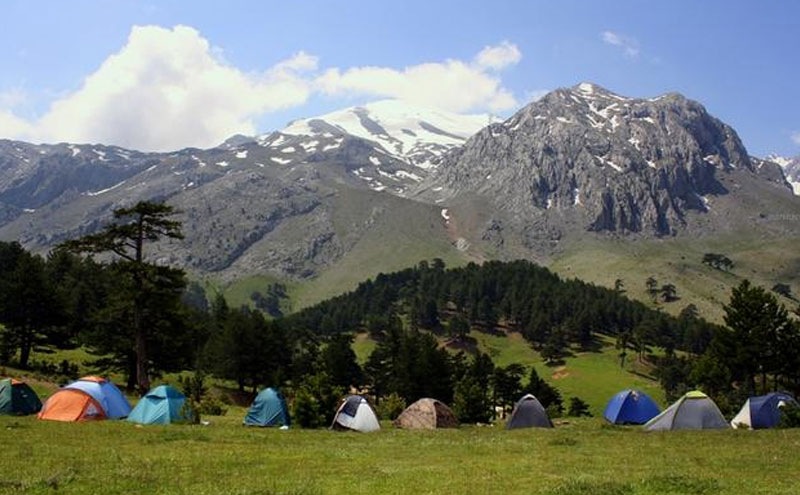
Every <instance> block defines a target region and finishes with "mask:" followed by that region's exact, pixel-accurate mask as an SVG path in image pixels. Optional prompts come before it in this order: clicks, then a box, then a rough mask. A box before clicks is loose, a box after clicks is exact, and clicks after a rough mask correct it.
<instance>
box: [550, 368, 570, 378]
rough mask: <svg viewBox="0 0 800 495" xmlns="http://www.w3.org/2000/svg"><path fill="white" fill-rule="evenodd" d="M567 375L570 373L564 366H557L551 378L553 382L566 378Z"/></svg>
mask: <svg viewBox="0 0 800 495" xmlns="http://www.w3.org/2000/svg"><path fill="white" fill-rule="evenodd" d="M569 375H570V373H569V371H567V367H566V366H559V367H558V368H556V370H555V371H553V374H552V375H551V377H552V378H553V380H561V379H562V378H566V377H568V376H569Z"/></svg>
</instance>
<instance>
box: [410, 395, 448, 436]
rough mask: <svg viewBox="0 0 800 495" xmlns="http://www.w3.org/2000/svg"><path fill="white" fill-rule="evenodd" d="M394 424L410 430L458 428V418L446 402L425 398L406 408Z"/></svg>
mask: <svg viewBox="0 0 800 495" xmlns="http://www.w3.org/2000/svg"><path fill="white" fill-rule="evenodd" d="M394 425H395V426H396V427H398V428H406V429H409V430H433V429H436V428H458V418H456V415H455V413H453V411H452V410H451V409H450V408H449V407H447V405H446V404H445V403H444V402H442V401H439V400H436V399H427V398H425V399H419V400H418V401H416V402H414V403H413V404H411V405H410V406H408V407H407V408H405V410H404V411H403V412H402V413H400V415H399V416H398V417H397V419H395V420H394Z"/></svg>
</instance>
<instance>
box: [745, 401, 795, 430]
mask: <svg viewBox="0 0 800 495" xmlns="http://www.w3.org/2000/svg"><path fill="white" fill-rule="evenodd" d="M787 404H791V405H794V406H797V401H795V400H794V397H792V396H791V395H789V394H787V393H786V392H773V393H771V394H767V395H760V396H758V397H750V398H749V399H747V402H745V403H744V406H742V409H741V411H739V413H738V414H737V415H736V416H734V417H733V419H732V420H731V426H733V427H734V428H742V427H745V428H752V429H759V428H774V427H775V426H777V425H778V423H779V422H780V420H781V407H783V406H784V405H787Z"/></svg>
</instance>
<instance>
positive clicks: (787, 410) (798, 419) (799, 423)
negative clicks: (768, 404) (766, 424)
mask: <svg viewBox="0 0 800 495" xmlns="http://www.w3.org/2000/svg"><path fill="white" fill-rule="evenodd" d="M797 427H800V406H797V405H794V404H786V405H785V406H783V407H782V408H781V420H780V422H779V423H778V428H797Z"/></svg>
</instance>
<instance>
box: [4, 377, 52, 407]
mask: <svg viewBox="0 0 800 495" xmlns="http://www.w3.org/2000/svg"><path fill="white" fill-rule="evenodd" d="M41 409H42V401H41V400H39V396H38V395H36V392H34V391H33V389H32V388H30V387H29V386H28V384H27V383H25V382H21V381H19V380H14V379H13V378H6V379H5V380H0V414H16V415H24V414H34V413H37V412H39V411H40V410H41Z"/></svg>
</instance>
